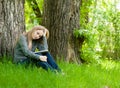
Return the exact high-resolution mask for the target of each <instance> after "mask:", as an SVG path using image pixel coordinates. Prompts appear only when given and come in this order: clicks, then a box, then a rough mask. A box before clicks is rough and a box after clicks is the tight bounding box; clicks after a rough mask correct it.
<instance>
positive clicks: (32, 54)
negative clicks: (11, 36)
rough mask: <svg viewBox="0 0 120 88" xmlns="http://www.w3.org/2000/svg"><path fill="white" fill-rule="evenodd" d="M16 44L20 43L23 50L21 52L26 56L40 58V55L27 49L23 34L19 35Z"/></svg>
mask: <svg viewBox="0 0 120 88" xmlns="http://www.w3.org/2000/svg"><path fill="white" fill-rule="evenodd" d="M18 44H19V45H20V48H21V51H22V52H23V54H24V55H25V56H26V57H29V58H34V59H37V60H39V59H40V55H37V54H35V53H34V52H32V51H31V50H29V49H28V45H27V41H26V39H25V36H23V35H21V36H20V39H19V42H18Z"/></svg>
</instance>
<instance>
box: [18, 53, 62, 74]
mask: <svg viewBox="0 0 120 88" xmlns="http://www.w3.org/2000/svg"><path fill="white" fill-rule="evenodd" d="M37 54H40V55H43V56H47V62H44V61H40V60H36V59H29V58H28V59H25V60H23V61H22V62H20V63H21V64H24V63H25V64H27V65H29V64H30V63H31V64H35V65H36V66H37V67H42V68H43V69H45V70H48V69H50V70H51V71H54V70H57V71H58V72H60V71H61V69H60V68H59V67H58V65H57V64H56V62H55V60H54V58H53V57H52V56H51V55H50V53H49V52H45V53H37Z"/></svg>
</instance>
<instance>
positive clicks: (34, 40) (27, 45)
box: [14, 26, 61, 71]
mask: <svg viewBox="0 0 120 88" xmlns="http://www.w3.org/2000/svg"><path fill="white" fill-rule="evenodd" d="M48 37H49V31H48V30H47V29H46V28H45V27H43V26H35V27H33V28H32V30H30V31H28V32H27V33H24V34H22V35H20V37H19V39H18V41H17V43H16V46H15V48H14V62H15V63H20V64H25V65H29V64H35V65H36V66H37V67H42V68H44V69H45V70H48V69H50V70H52V71H55V70H57V71H61V70H60V68H59V67H58V65H57V64H56V62H55V61H54V59H53V57H52V56H51V55H50V53H49V52H48V51H47V50H48V44H47V39H48ZM36 49H38V50H39V51H42V50H46V52H39V53H35V50H36Z"/></svg>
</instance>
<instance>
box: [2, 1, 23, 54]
mask: <svg viewBox="0 0 120 88" xmlns="http://www.w3.org/2000/svg"><path fill="white" fill-rule="evenodd" d="M24 24H25V22H24V0H0V56H3V55H7V56H8V55H11V56H12V55H13V48H14V45H15V42H16V39H17V37H18V36H19V34H21V33H22V32H23V31H24V29H25V25H24Z"/></svg>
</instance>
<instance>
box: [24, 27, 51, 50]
mask: <svg viewBox="0 0 120 88" xmlns="http://www.w3.org/2000/svg"><path fill="white" fill-rule="evenodd" d="M36 30H45V31H46V38H47V39H48V38H49V31H48V29H47V28H45V27H44V26H41V25H39V26H35V27H33V28H32V29H31V30H30V31H28V32H27V33H24V35H25V36H26V37H27V41H28V48H29V50H31V49H32V33H33V32H34V31H36ZM42 40H43V39H41V38H40V39H37V40H36V41H39V42H40V43H42V42H43V41H42Z"/></svg>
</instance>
